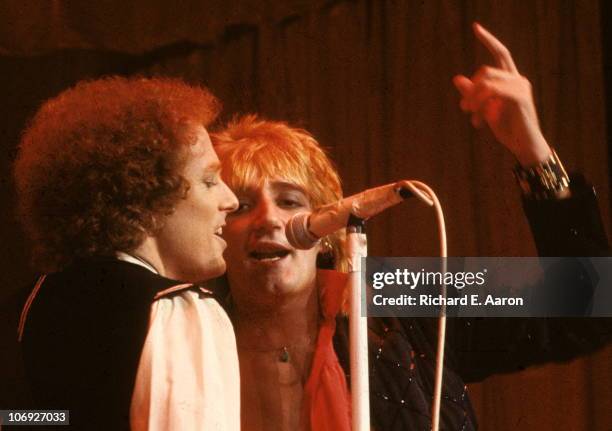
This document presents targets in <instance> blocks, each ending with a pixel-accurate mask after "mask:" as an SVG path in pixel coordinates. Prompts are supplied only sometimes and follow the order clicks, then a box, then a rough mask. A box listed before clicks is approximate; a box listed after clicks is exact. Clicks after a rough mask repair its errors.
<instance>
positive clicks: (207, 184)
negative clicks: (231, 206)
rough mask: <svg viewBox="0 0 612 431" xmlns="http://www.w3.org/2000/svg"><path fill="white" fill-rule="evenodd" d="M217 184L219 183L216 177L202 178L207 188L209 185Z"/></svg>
mask: <svg viewBox="0 0 612 431" xmlns="http://www.w3.org/2000/svg"><path fill="white" fill-rule="evenodd" d="M217 184H219V181H217V180H216V179H214V178H207V179H205V180H204V185H205V186H206V187H208V188H209V189H210V188H211V187H214V186H216V185H217Z"/></svg>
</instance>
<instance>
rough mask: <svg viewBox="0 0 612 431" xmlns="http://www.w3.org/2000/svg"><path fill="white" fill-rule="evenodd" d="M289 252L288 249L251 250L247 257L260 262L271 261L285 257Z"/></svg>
mask: <svg viewBox="0 0 612 431" xmlns="http://www.w3.org/2000/svg"><path fill="white" fill-rule="evenodd" d="M289 253H290V251H289V250H276V251H252V252H250V253H249V257H250V258H251V259H255V260H257V261H260V262H273V261H275V260H280V259H282V258H284V257H286V256H287V255H288V254H289Z"/></svg>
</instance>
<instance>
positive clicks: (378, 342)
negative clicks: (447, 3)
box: [334, 177, 612, 431]
mask: <svg viewBox="0 0 612 431" xmlns="http://www.w3.org/2000/svg"><path fill="white" fill-rule="evenodd" d="M523 204H524V208H525V212H526V215H527V218H528V219H529V223H530V226H531V229H532V232H533V236H534V239H535V241H536V246H537V249H538V252H539V254H540V256H604V255H609V252H610V251H609V245H608V241H607V239H606V235H605V231H604V229H603V225H602V222H601V216H600V214H599V209H598V206H597V200H596V197H595V192H594V190H593V188H592V187H589V186H588V185H587V184H586V182H585V181H584V179H583V178H582V177H574V178H573V179H572V197H571V198H569V199H565V200H549V201H535V200H524V202H523ZM567 272H568V274H570V276H572V277H576V274H575V271H573V270H572V269H571V268H569V269H568V271H567ZM575 284H576V285H579V283H578V282H576V283H575ZM579 290H580V291H581V292H584V293H585V295H586V296H588V295H589V294H590V292H592V286H590V285H588V283H587V284H585V285H584V286H580V285H579ZM368 327H369V333H368V336H369V352H370V354H369V361H370V410H371V421H372V426H373V428H374V429H375V430H377V431H392V430H398V431H399V430H402V431H417V430H419V431H421V430H423V431H425V430H429V429H430V426H431V425H430V423H431V404H432V398H433V392H434V391H433V388H434V368H435V353H436V339H437V320H436V319H433V318H393V317H387V318H369V319H368ZM500 334H503V336H500ZM611 338H612V324H611V322H610V320H609V319H603V318H599V319H598V318H584V319H572V318H554V319H553V318H548V319H535V318H531V319H518V318H487V319H483V318H471V319H468V318H455V319H452V318H449V319H448V320H447V347H446V357H445V368H444V380H443V392H442V397H443V399H442V408H441V422H440V429H441V430H453V431H455V430H457V431H458V430H475V429H477V422H476V417H475V415H474V411H473V409H472V407H471V404H470V400H469V397H468V394H467V388H466V386H465V382H473V381H479V380H482V379H484V378H485V377H487V376H489V375H491V374H494V373H502V372H513V371H519V370H522V369H524V368H525V367H526V366H528V365H533V364H537V363H542V362H546V361H551V360H568V359H570V358H572V357H575V356H578V355H581V354H585V353H588V352H590V351H593V350H595V349H596V348H598V347H600V346H602V345H604V344H605V343H606V342H608V341H609V340H610V339H611ZM348 339H349V337H348V319H346V318H345V317H339V318H338V319H337V329H336V334H335V337H334V347H335V350H336V353H337V354H338V357H339V359H340V363H341V365H342V367H343V369H344V370H345V373H346V375H347V381H348V382H350V376H349V372H350V365H349V349H348Z"/></svg>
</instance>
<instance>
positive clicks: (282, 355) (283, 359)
mask: <svg viewBox="0 0 612 431" xmlns="http://www.w3.org/2000/svg"><path fill="white" fill-rule="evenodd" d="M278 360H279V361H281V362H289V350H287V347H284V346H283V349H282V350H281V353H280V355H279V356H278Z"/></svg>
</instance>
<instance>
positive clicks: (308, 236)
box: [285, 212, 319, 250]
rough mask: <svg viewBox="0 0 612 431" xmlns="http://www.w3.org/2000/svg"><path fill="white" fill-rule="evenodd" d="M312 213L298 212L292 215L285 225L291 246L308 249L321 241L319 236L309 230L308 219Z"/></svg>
mask: <svg viewBox="0 0 612 431" xmlns="http://www.w3.org/2000/svg"><path fill="white" fill-rule="evenodd" d="M309 218H310V213H306V212H303V213H298V214H296V215H294V216H293V217H291V218H290V219H289V221H288V222H287V225H286V226H285V235H286V236H287V240H288V241H289V244H291V246H293V247H295V248H297V249H300V250H308V249H310V248H313V247H314V246H315V245H317V244H318V243H319V238H317V237H315V236H314V235H313V234H312V233H310V231H309V230H308V219H309Z"/></svg>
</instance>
